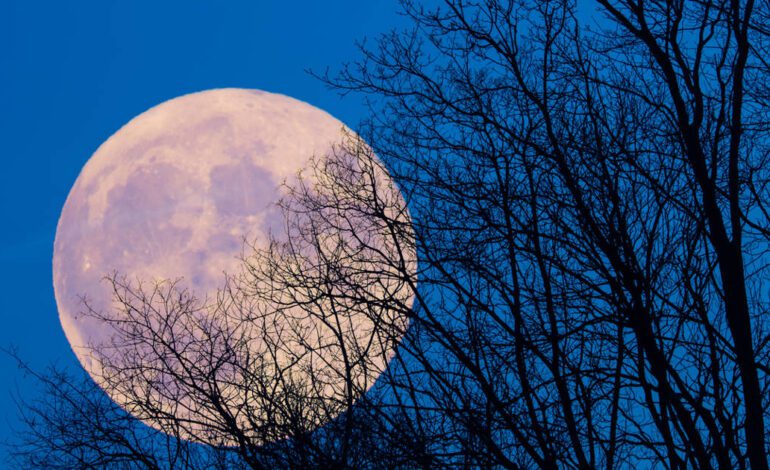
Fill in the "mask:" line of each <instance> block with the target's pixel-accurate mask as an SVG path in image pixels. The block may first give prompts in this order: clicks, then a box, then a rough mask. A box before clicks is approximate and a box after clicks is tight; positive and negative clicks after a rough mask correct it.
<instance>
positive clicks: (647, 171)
mask: <svg viewBox="0 0 770 470" xmlns="http://www.w3.org/2000/svg"><path fill="white" fill-rule="evenodd" d="M402 3H403V7H404V11H405V13H406V14H407V15H409V16H410V17H411V18H412V19H413V28H412V29H410V30H408V31H395V32H392V33H390V34H386V35H383V36H382V37H381V38H380V39H379V40H378V41H377V43H376V45H375V46H374V47H371V48H366V47H363V48H362V52H363V59H362V60H361V61H360V62H359V63H355V64H351V65H349V66H347V67H346V68H344V69H343V70H342V72H341V73H340V74H339V75H334V76H327V77H324V78H325V79H326V80H327V81H328V82H329V83H330V84H332V85H333V86H334V87H335V88H336V89H338V90H340V91H342V92H354V93H362V94H364V95H365V96H367V97H368V98H369V103H370V106H371V113H370V116H371V119H370V120H369V121H368V122H367V123H365V125H364V126H363V129H362V132H361V134H362V135H363V136H364V137H365V139H366V140H367V142H369V143H370V144H371V146H372V147H373V149H374V151H375V152H376V153H377V155H378V156H379V157H380V158H381V160H382V161H384V162H385V164H386V165H387V169H388V171H389V172H390V173H391V174H393V175H394V176H395V180H396V181H397V182H398V184H399V186H400V190H401V193H403V194H405V195H406V199H407V202H408V207H409V210H410V212H411V222H410V219H409V218H408V217H406V213H405V207H404V205H403V203H401V200H400V198H399V196H398V191H397V190H396V188H393V187H382V186H380V185H378V184H377V180H378V179H381V175H382V174H384V173H385V168H384V167H383V166H382V164H381V163H380V160H377V159H373V158H372V154H371V151H370V150H369V147H366V146H363V145H361V144H360V142H359V141H357V140H356V139H355V138H353V139H351V140H350V141H348V142H347V144H346V145H345V146H343V147H342V148H341V150H342V151H340V152H338V153H337V154H335V155H331V156H329V158H326V159H321V160H318V161H317V162H316V165H315V167H314V169H313V170H312V173H313V175H312V177H311V178H310V179H309V180H312V181H313V182H314V185H306V184H299V185H298V186H296V187H295V188H294V190H293V192H292V194H291V196H290V197H289V198H287V199H286V200H285V201H284V205H283V207H284V211H285V215H286V222H287V223H286V227H285V228H286V233H287V235H288V236H287V237H286V238H285V239H283V241H281V240H276V241H274V243H273V244H271V246H270V247H269V249H267V250H259V249H252V250H247V251H248V252H247V253H246V256H245V257H244V264H245V271H244V273H243V274H242V275H241V276H239V277H233V278H231V279H230V283H229V284H228V286H226V288H225V289H223V290H222V291H221V293H220V295H219V297H217V299H216V301H215V302H208V303H206V302H203V303H201V302H200V301H197V300H196V299H195V298H194V296H192V295H191V294H188V293H185V292H183V291H179V290H178V289H175V288H174V285H173V284H169V285H161V286H156V287H155V288H154V289H153V290H151V291H150V292H149V293H144V291H143V290H142V288H141V287H137V286H135V285H131V283H127V282H122V281H121V280H120V279H119V278H113V282H114V286H115V287H116V295H117V297H118V299H119V300H120V303H121V304H122V305H123V306H124V307H125V308H123V309H121V311H120V312H119V313H120V315H119V316H112V315H111V314H101V313H100V314H99V315H102V316H101V318H102V319H103V320H104V321H107V322H108V323H109V322H111V323H112V324H114V325H115V326H116V328H117V331H119V332H120V334H119V335H118V338H119V339H120V340H121V341H125V340H126V339H130V341H129V344H131V345H134V344H140V343H141V344H143V346H141V347H139V348H137V349H135V350H132V351H134V352H133V353H131V354H128V355H126V354H124V353H121V355H120V356H116V357H115V358H113V359H114V360H111V357H110V356H109V354H107V355H105V356H104V357H103V362H104V363H105V364H106V365H107V367H106V368H105V377H107V378H108V379H109V380H108V381H107V383H108V384H110V386H111V387H116V388H117V389H119V390H121V393H123V394H124V395H125V396H127V397H131V398H132V399H131V400H127V401H126V403H128V404H129V405H130V406H129V407H128V408H129V410H130V411H131V412H132V413H134V414H136V415H137V416H140V417H141V418H142V419H144V420H147V421H148V422H154V423H161V424H162V425H163V429H164V430H165V431H167V432H168V433H169V434H170V435H172V436H178V437H183V438H192V439H195V440H200V441H204V442H212V440H214V441H216V440H217V439H218V440H219V441H218V442H221V443H222V445H223V446H222V447H217V449H218V450H219V451H221V452H223V453H224V454H223V455H228V456H235V457H237V459H239V460H240V461H242V462H243V463H244V464H246V465H250V466H252V467H255V468H260V467H262V466H268V467H269V466H283V467H292V466H295V467H303V466H316V467H333V466H336V467H344V466H348V467H372V468H377V467H384V468H396V467H408V468H411V467H422V468H435V467H461V468H491V467H504V468H528V467H542V468H596V467H605V468H608V469H610V468H618V467H629V466H637V465H644V466H656V467H663V468H687V467H694V468H714V467H717V468H725V469H731V468H752V469H766V468H768V452H769V451H770V449H768V442H770V430H768V428H767V426H766V424H767V422H768V419H770V393H768V388H769V387H770V374H768V372H769V370H768V364H770V346H769V345H768V343H770V325H768V321H767V320H766V319H765V318H766V316H767V314H768V313H769V312H768V304H767V302H766V300H765V298H766V296H767V292H768V288H767V279H768V275H769V274H770V272H768V263H767V261H768V236H770V220H768V217H769V215H770V212H768V207H767V203H766V201H767V200H768V196H770V194H768V189H770V187H768V176H769V175H768V170H767V169H766V168H767V165H766V161H767V160H768V158H769V157H770V146H769V144H768V143H769V142H770V140H768V138H767V133H768V130H770V129H768V127H769V126H768V120H767V116H770V113H769V112H768V111H769V110H768V96H770V95H768V73H770V69H768V63H767V62H766V60H765V57H764V55H763V51H764V50H766V49H767V46H768V32H770V23H769V22H770V4H769V3H768V2H754V1H751V0H748V1H746V2H741V1H737V0H735V1H733V0H730V1H728V0H724V1H692V2H676V1H609V0H598V2H597V8H598V12H599V13H598V14H599V15H600V16H599V17H597V19H596V20H595V21H586V19H585V15H582V16H581V14H579V13H578V12H577V9H576V7H577V5H576V4H575V3H574V2H570V1H564V0H554V1H542V2H532V1H523V0H522V1H510V2H504V1H497V0H489V1H485V2H471V1H463V0H445V1H441V2H437V4H435V5H430V6H420V5H417V4H415V3H413V2H411V1H404V2H402ZM362 227H363V228H365V230H360V228H362ZM367 234H369V235H367ZM373 234H376V235H377V236H373ZM370 235H371V236H370ZM253 248H256V247H253ZM415 253H416V259H417V260H419V263H418V264H417V265H415ZM418 281H419V283H418ZM159 306H162V307H159ZM205 308H214V309H216V311H217V312H218V313H217V315H214V316H212V315H208V314H207V315H198V314H197V313H196V312H198V311H200V310H201V309H205ZM351 315H356V316H358V317H360V318H366V319H368V320H367V321H368V323H367V324H368V325H371V328H367V329H365V330H366V331H358V332H356V331H354V330H355V328H353V327H352V326H351V325H354V323H351V322H350V319H349V317H350V316H351ZM126 317H128V318H131V321H130V322H128V323H126V322H125V320H124V319H125V318H126ZM295 317H299V318H306V319H312V322H311V323H312V324H313V325H319V328H322V329H323V330H324V331H328V332H329V333H330V335H328V336H327V335H322V334H320V333H319V332H318V331H320V330H318V331H315V332H312V333H311V332H308V331H305V330H302V329H291V328H288V330H287V329H282V330H281V334H276V327H278V326H279V325H283V324H285V323H284V322H285V320H286V319H287V318H288V319H292V318H295ZM403 317H406V318H408V319H409V324H408V325H407V324H405V323H404V322H403V321H399V320H398V319H399V318H403ZM211 318H217V319H219V320H217V321H212V320H210V319H211ZM276 318H278V319H280V321H276V320H275V319H276ZM290 323H291V322H290ZM357 334H359V335H360V334H363V335H364V336H356V335H357ZM366 335H368V336H366ZM353 337H356V338H358V340H356V341H352V342H351V338H353ZM364 337H368V338H370V340H371V341H368V342H367V341H361V339H362V338H364ZM251 338H260V341H261V343H260V344H262V347H263V348H266V349H265V351H262V352H261V353H260V354H258V356H259V357H253V355H250V353H249V351H251V350H252V349H251V348H250V347H247V345H248V344H249V342H250V341H251ZM322 339H323V341H321V340H322ZM327 340H328V342H326V341H327ZM285 341H288V342H289V343H290V344H291V346H290V347H287V346H286V344H287V343H285ZM319 341H320V342H319ZM142 342H143V343H142ZM395 344H399V346H398V348H397V349H396V353H395V355H394V356H393V357H392V358H391V359H390V362H389V363H388V361H387V359H388V357H387V354H386V351H388V350H389V349H390V348H391V347H392V346H393V345H395ZM118 345H119V344H117V343H116V345H115V346H118ZM296 345H301V347H299V348H297V346H296ZM321 345H323V346H322V347H321ZM361 345H366V346H365V347H362V346H361ZM158 346H161V347H160V349H158ZM148 347H149V348H148ZM319 347H321V349H326V348H327V347H328V348H330V350H332V351H333V352H332V353H330V354H329V355H322V356H321V357H320V358H318V357H317V353H316V358H317V359H320V360H321V361H323V360H324V359H325V360H326V361H327V365H329V364H330V363H334V367H331V369H332V370H335V371H338V373H339V374H340V375H339V376H338V377H336V378H335V379H334V380H332V379H330V378H329V377H324V376H323V375H318V374H313V373H311V372H312V371H314V370H317V369H315V368H314V367H312V366H311V365H306V366H303V367H305V369H304V370H305V371H306V372H308V373H305V374H304V375H302V377H305V378H307V377H311V378H312V380H310V381H309V382H307V381H304V382H303V381H302V380H299V381H297V380H295V379H296V377H295V376H292V375H291V374H289V373H288V372H287V371H288V369H286V368H284V367H281V365H282V364H285V363H286V360H287V358H289V359H292V360H295V361H301V358H302V357H306V355H305V353H307V354H308V355H310V356H312V355H313V354H314V351H318V349H319ZM118 350H119V349H118V348H117V347H116V348H115V351H118ZM147 351H150V352H151V353H150V354H149V355H147ZM299 351H302V352H303V353H298V352H299ZM188 353H189V354H190V355H189V356H187V354H188ZM201 358H205V359H206V360H200V359H201ZM159 359H162V361H161V362H160V364H161V366H160V370H156V369H155V368H156V367H158V366H157V364H159V362H158V360H159ZM127 360H128V361H129V363H130V364H133V365H134V366H135V367H126V361H127ZM307 364H314V362H312V361H309V362H308V363H307ZM386 366H387V367H386ZM147 371H151V373H150V374H149V375H148V372H147ZM164 377H171V378H173V381H172V380H164V379H163V378H164ZM375 377H379V379H378V380H377V384H376V386H375V387H374V388H373V389H369V387H370V385H371V383H372V381H373V380H374V378H375ZM338 381H339V382H338ZM275 383H280V384H281V385H280V386H275V385H274V384H275ZM334 383H343V384H344V386H342V387H341V388H338V389H335V388H334V387H333V386H331V384H334ZM171 384H175V385H171ZM176 384H182V385H181V386H180V385H176ZM329 387H331V389H330V388H329ZM233 389H237V390H240V392H238V393H230V391H231V390H233ZM367 390H368V392H367ZM243 396H251V397H252V398H250V399H249V400H245V401H244V400H243V398H242V397H243ZM228 400H229V401H228ZM254 400H256V401H254ZM239 401H240V402H239ZM170 406H182V407H187V408H190V409H192V410H193V411H195V413H193V414H192V415H194V416H203V417H205V419H204V420H203V421H204V422H203V423H195V422H186V421H185V420H181V421H180V420H179V419H178V417H179V413H177V411H178V410H177V409H174V408H169V407H170ZM233 410H237V413H234V412H233ZM344 410H349V411H347V412H344ZM49 411H50V410H48V409H45V408H42V409H36V411H34V412H33V414H40V415H41V416H50V417H52V418H54V417H55V416H58V414H51V413H49ZM46 413H48V414H46ZM335 418H336V419H335ZM61 419H63V418H61ZM51 423H56V419H52V420H51ZM320 423H328V424H327V425H326V426H323V427H321V428H320V429H318V430H316V431H311V430H312V429H314V428H315V427H316V426H317V425H318V424H320ZM45 429H53V430H54V431H51V434H50V435H52V436H54V435H58V434H57V433H59V432H62V431H61V430H59V429H58V428H50V427H49V428H45ZM64 431H66V429H65V430H64ZM201 433H204V434H205V435H202V434H201ZM277 438H278V439H280V438H286V439H285V440H283V441H280V443H279V444H276V443H274V444H266V443H268V442H273V441H275V439H277ZM57 439H58V438H57ZM80 445H82V444H78V446H80ZM174 445H175V446H179V445H180V444H179V443H175V444H174ZM78 446H76V448H79V447H78ZM213 448H214V447H212V449H213ZM35 450H36V452H32V453H28V454H25V455H33V454H35V455H36V453H37V451H39V450H40V449H39V448H38V449H35ZM211 455H214V454H211ZM217 455H219V454H217ZM235 457H233V458H235ZM164 462H167V460H166V461H164Z"/></svg>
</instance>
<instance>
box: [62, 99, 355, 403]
mask: <svg viewBox="0 0 770 470" xmlns="http://www.w3.org/2000/svg"><path fill="white" fill-rule="evenodd" d="M343 127H344V126H343V124H342V123H341V122H340V121H338V120H337V119H335V118H333V117H332V116H330V115H329V114H327V113H325V112H324V111H321V110H319V109H317V108H315V107H313V106H311V105H309V104H307V103H304V102H301V101H298V100H295V99H292V98H289V97H286V96H283V95H278V94H271V93H265V92H260V91H256V90H245V89H218V90H210V91H204V92H200V93H194V94H190V95H185V96H182V97H179V98H175V99H172V100H169V101H167V102H164V103H162V104H160V105H158V106H156V107H154V108H151V109H150V110H148V111H146V112H144V113H143V114H141V115H139V116H137V117H136V118H134V119H133V120H131V121H130V122H129V123H128V124H126V125H125V126H124V127H122V128H121V129H120V130H119V131H117V132H116V133H115V134H114V135H112V136H111V137H110V138H109V139H108V140H107V141H105V142H104V143H103V144H102V145H101V146H100V147H99V149H98V150H97V151H96V152H95V153H94V155H93V156H92V157H91V159H90V160H89V161H88V162H87V163H86V165H85V166H84V167H83V169H82V171H81V173H80V175H79V177H78V178H77V181H76V182H75V184H74V186H73V187H72V189H71V191H70V193H69V196H68V198H67V201H66V203H65V205H64V208H63V210H62V213H61V218H60V220H59V224H58V227H57V232H56V240H55V245H54V258H53V274H54V288H55V294H56V302H57V305H58V309H59V316H60V320H61V324H62V327H63V329H64V332H65V333H66V336H67V339H68V341H69V342H70V344H71V346H72V348H73V350H74V352H75V354H76V355H77V357H78V359H79V360H80V362H81V364H82V365H83V366H84V368H85V369H86V370H87V371H89V372H90V373H92V372H93V370H94V364H92V363H91V361H93V359H92V358H91V356H90V355H89V352H88V348H86V347H85V346H87V345H89V344H95V343H99V342H102V341H105V340H106V339H107V335H108V334H109V332H108V331H107V330H106V328H105V327H104V325H102V324H101V323H100V322H98V321H97V320H95V319H93V318H90V317H86V316H83V315H79V312H82V310H83V304H82V301H81V296H82V295H85V296H86V297H87V298H88V299H89V303H90V305H91V306H92V307H93V308H95V309H97V310H98V309H107V308H110V303H111V294H112V293H111V292H110V291H108V290H107V289H105V287H106V286H105V283H104V282H103V281H102V279H103V277H104V276H105V275H107V274H110V273H112V272H113V271H116V270H117V271H118V272H121V273H125V274H126V275H127V276H129V277H131V278H141V279H147V280H152V279H168V278H171V279H175V278H180V277H183V278H184V282H185V286H186V287H189V288H190V289H191V290H192V291H194V292H196V293H198V294H199V295H206V294H211V293H214V292H216V289H217V288H218V287H221V285H222V282H223V280H224V274H223V273H224V272H228V273H234V272H236V271H237V270H238V267H239V264H240V261H239V259H238V255H239V254H240V253H241V251H242V249H243V239H244V237H248V238H250V239H256V240H257V241H258V242H259V241H260V240H261V241H265V240H267V233H268V231H270V230H271V228H272V229H273V230H275V229H276V228H280V212H279V211H278V210H277V208H276V207H275V202H277V200H278V199H279V198H280V197H281V190H280V186H281V183H282V182H283V181H284V180H286V179H287V178H291V177H293V176H295V175H296V173H297V171H298V170H300V169H302V168H305V167H306V166H307V165H308V164H309V161H310V159H311V158H312V157H313V156H314V155H315V156H318V155H323V154H325V153H328V152H329V151H330V149H331V146H332V145H335V144H338V143H339V142H340V141H341V139H342V136H343ZM113 399H116V397H114V396H113ZM116 401H119V400H116Z"/></svg>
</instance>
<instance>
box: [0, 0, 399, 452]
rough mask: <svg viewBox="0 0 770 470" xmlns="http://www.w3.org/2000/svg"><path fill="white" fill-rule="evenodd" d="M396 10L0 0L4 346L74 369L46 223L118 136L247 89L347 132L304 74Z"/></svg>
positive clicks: (343, 112)
mask: <svg viewBox="0 0 770 470" xmlns="http://www.w3.org/2000/svg"><path fill="white" fill-rule="evenodd" d="M396 10H397V5H396V2H391V1H384V0H383V1H379V0H372V1H360V0H358V1H351V0H344V1H343V0H334V1H331V2H311V1H302V2H276V1H269V2H268V1H255V0H251V1H248V0H245V1H227V2H215V1H213V0H211V1H200V0H199V1H192V0H187V1H169V0H164V1H157V0H153V1H148V0H132V1H106V0H97V1H77V2H57V1H53V0H49V1H45V2H44V1H39V0H0V142H2V147H1V150H0V159H1V160H2V163H3V171H2V172H0V178H2V182H1V183H0V204H2V219H1V220H2V229H1V230H0V266H2V271H0V276H2V281H1V282H0V286H2V287H1V288H2V290H3V292H2V303H0V306H1V307H0V315H2V319H3V321H2V327H0V346H1V347H3V348H8V347H17V348H18V350H19V353H20V354H21V356H22V357H23V358H25V359H26V360H27V361H28V362H29V363H30V364H31V365H32V366H33V367H35V368H38V369H40V368H43V367H45V366H46V365H48V364H50V363H57V364H59V365H64V366H69V367H79V366H78V365H77V363H76V361H75V357H74V354H73V353H72V351H71V350H70V348H69V345H68V343H67V341H66V339H65V337H64V333H63V332H62V329H61V326H60V324H59V319H58V313H57V311H56V304H55V300H54V295H53V287H52V275H51V257H52V251H53V240H54V235H55V231H56V222H57V220H58V217H59V213H60V211H61V208H62V206H63V204H64V201H65V199H66V197H67V193H68V191H69V189H70V187H71V186H72V184H73V183H74V182H75V179H76V178H77V176H78V173H79V171H80V169H81V168H82V166H83V165H84V164H85V162H86V161H87V160H88V158H89V157H90V156H91V154H92V153H93V152H94V151H95V150H96V148H97V147H98V146H99V145H100V144H101V143H102V142H103V141H104V140H105V139H107V138H108V137H109V136H110V135H111V134H112V133H113V132H115V131H116V130H118V129H119V128H120V126H122V125H123V124H125V123H126V122H127V121H129V120H130V119H131V118H133V117H134V116H136V115H138V114H140V113H141V112H143V111H145V110H146V109H148V108H150V107H151V106H153V105H156V104H158V103H160V102H163V101H165V100H167V99H170V98H173V97H175V96H179V95H182V94H186V93H190V92H193V91H199V90H205V89H210V88H221V87H244V88H259V89H263V90H267V91H272V92H279V93H284V94H287V95H290V96H293V97H295V98H298V99H301V100H304V101H307V102H309V103H311V104H313V105H315V106H318V107H320V108H322V109H324V110H326V111H328V112H329V113H331V114H332V115H334V116H335V117H337V118H338V119H340V120H342V121H343V122H345V123H347V124H348V125H350V126H352V127H355V125H356V123H357V122H358V121H359V120H360V119H362V118H363V117H364V114H363V113H364V108H363V106H362V105H361V103H360V102H359V101H357V100H356V99H354V98H346V99H342V98H340V97H339V96H338V95H337V94H335V93H334V92H332V91H329V90H328V89H327V88H326V87H325V85H323V84H322V83H320V82H318V80H316V79H315V78H313V77H311V76H309V75H308V74H307V73H306V72H305V70H307V69H313V70H318V71H323V70H324V69H325V68H326V67H327V66H328V67H330V68H332V69H335V68H336V67H338V66H339V65H340V64H341V63H342V62H344V61H350V60H354V59H355V58H356V57H357V53H356V48H355V46H354V41H356V40H360V39H363V38H364V37H369V38H373V37H375V36H376V35H377V34H378V33H380V32H384V31H386V30H387V29H390V28H392V27H395V26H398V25H403V24H404V19H403V18H401V17H399V16H398V15H397V14H396ZM0 368H1V372H2V374H1V375H0V377H1V378H0V439H2V440H5V439H7V438H8V437H10V435H11V432H12V431H11V429H12V427H13V426H16V425H17V423H16V419H15V416H16V410H15V408H14V405H13V401H12V392H13V391H14V390H16V393H21V394H22V395H29V394H30V393H34V390H33V389H31V388H30V383H29V381H28V380H25V379H24V377H23V375H22V374H21V372H20V371H19V370H18V369H17V368H16V365H15V364H14V362H13V361H12V360H11V359H10V358H8V357H7V356H6V355H1V354H0ZM2 452H5V449H2V448H0V453H2ZM2 460H3V459H2V458H0V461H2Z"/></svg>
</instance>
